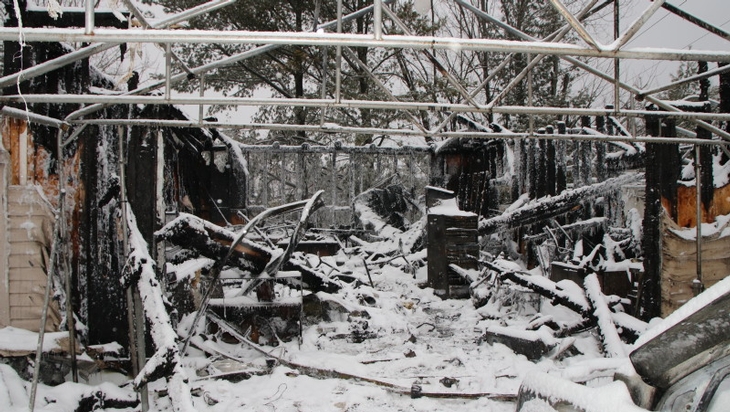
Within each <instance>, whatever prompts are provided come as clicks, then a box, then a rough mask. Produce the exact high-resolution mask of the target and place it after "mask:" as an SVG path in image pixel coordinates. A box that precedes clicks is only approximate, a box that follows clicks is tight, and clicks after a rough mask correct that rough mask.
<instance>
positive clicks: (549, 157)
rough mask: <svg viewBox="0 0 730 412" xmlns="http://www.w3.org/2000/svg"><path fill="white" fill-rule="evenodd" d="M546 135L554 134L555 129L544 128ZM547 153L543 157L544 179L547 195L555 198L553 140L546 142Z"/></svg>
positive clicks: (555, 170)
mask: <svg viewBox="0 0 730 412" xmlns="http://www.w3.org/2000/svg"><path fill="white" fill-rule="evenodd" d="M545 132H546V133H547V134H555V129H554V128H553V127H552V126H547V127H546V128H545ZM546 150H547V153H546V155H545V161H546V164H547V166H546V167H547V170H546V171H545V178H546V181H547V194H548V195H550V196H555V195H556V194H558V191H557V186H558V185H557V164H556V163H555V155H556V151H555V140H552V139H551V140H548V141H547V148H546Z"/></svg>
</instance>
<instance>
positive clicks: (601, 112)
mask: <svg viewBox="0 0 730 412" xmlns="http://www.w3.org/2000/svg"><path fill="white" fill-rule="evenodd" d="M622 84H623V83H622ZM649 99H650V97H647V100H649ZM23 101H26V102H28V103H52V104H59V103H83V104H93V103H97V104H100V105H110V104H179V105H193V106H197V105H200V104H204V105H213V106H291V107H296V106H300V107H328V108H332V107H337V108H366V109H376V110H383V109H394V110H425V111H431V112H432V111H455V112H460V113H495V114H523V113H524V114H534V115H577V116H614V115H615V116H625V117H640V116H645V115H647V114H651V113H653V114H656V111H650V110H626V109H623V110H615V109H605V108H603V109H601V108H586V109H583V108H576V107H537V106H534V107H529V106H495V107H492V108H490V109H488V110H487V109H483V110H480V109H476V108H474V107H472V106H471V105H465V104H456V103H435V102H403V101H397V102H392V101H375V100H342V101H341V102H340V103H337V102H335V101H334V100H332V99H326V100H322V99H278V98H249V97H203V98H201V97H196V96H177V97H171V98H170V99H166V98H165V97H164V96H137V95H70V94H67V95H57V94H24V95H6V96H0V103H2V102H4V103H9V102H12V103H19V102H23ZM650 101H651V102H652V103H655V104H657V106H659V107H661V108H662V109H664V110H667V111H666V112H662V113H661V115H662V116H666V117H671V118H675V119H684V120H690V119H694V120H698V119H701V120H721V121H730V114H729V113H699V112H698V113H694V112H684V111H681V110H679V109H676V108H674V107H673V106H671V104H669V103H667V102H663V101H662V100H659V99H653V98H651V100H650ZM68 122H69V123H77V121H76V120H68ZM715 129H716V128H715ZM713 133H716V132H715V131H714V130H713ZM721 133H722V134H721ZM716 134H718V135H720V136H722V135H723V134H726V133H724V132H722V131H720V133H716Z"/></svg>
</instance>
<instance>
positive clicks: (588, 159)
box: [579, 116, 593, 185]
mask: <svg viewBox="0 0 730 412" xmlns="http://www.w3.org/2000/svg"><path fill="white" fill-rule="evenodd" d="M580 123H581V126H582V127H591V118H590V117H588V116H583V117H581V118H580ZM592 150H593V149H592V144H591V142H589V141H585V142H580V152H579V158H580V172H579V173H580V181H581V183H582V184H583V185H590V184H592V183H593V182H592V181H591V180H592V179H591V166H592V155H593V152H592Z"/></svg>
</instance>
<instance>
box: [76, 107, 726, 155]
mask: <svg viewBox="0 0 730 412" xmlns="http://www.w3.org/2000/svg"><path fill="white" fill-rule="evenodd" d="M609 112H610V113H613V112H612V111H610V110H609ZM651 113H653V114H656V113H657V112H656V111H652V112H651ZM604 115H605V114H604ZM667 117H670V116H667ZM74 123H75V124H82V125H86V124H107V125H108V124H124V125H131V126H146V127H179V128H191V127H198V128H237V129H251V130H282V131H297V130H304V131H306V132H321V133H326V134H332V133H343V134H348V133H350V134H377V135H384V134H385V135H393V136H429V137H441V138H452V137H463V138H475V139H476V138H484V139H516V138H532V139H544V140H573V141H595V142H607V143H613V142H627V143H671V144H699V145H710V146H713V145H714V146H720V147H727V146H730V141H726V140H707V139H696V138H691V137H686V138H680V137H667V138H660V137H651V138H648V137H640V136H611V135H605V134H601V133H596V134H590V135H580V134H550V135H547V134H545V135H530V134H529V133H520V132H508V133H487V132H466V131H457V132H442V133H427V134H424V133H423V132H421V131H418V130H412V129H386V128H359V127H340V126H325V127H320V126H314V125H311V126H310V125H283V124H260V123H237V124H224V123H207V122H206V123H203V124H202V125H201V124H199V123H197V122H191V121H187V122H186V121H176V120H159V119H139V120H115V119H90V120H78V121H76V122H74ZM255 147H265V146H255ZM294 147H297V148H299V149H298V150H299V151H305V150H309V149H302V148H301V146H294ZM311 147H317V146H310V148H311ZM381 149H383V150H384V149H387V148H380V149H378V150H381ZM251 150H254V151H255V150H256V149H251ZM328 150H331V149H328ZM342 150H343V151H344V150H345V147H343V149H342ZM348 150H350V149H348ZM352 150H354V149H352ZM358 150H371V151H372V150H373V149H372V148H369V146H362V149H358ZM414 150H416V151H418V150H417V149H414Z"/></svg>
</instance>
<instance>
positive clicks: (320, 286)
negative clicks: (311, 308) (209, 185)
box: [155, 213, 340, 293]
mask: <svg viewBox="0 0 730 412" xmlns="http://www.w3.org/2000/svg"><path fill="white" fill-rule="evenodd" d="M235 237H236V235H235V233H233V232H231V231H230V230H227V229H225V228H222V227H220V226H217V225H215V224H213V223H210V222H208V221H205V220H203V219H201V218H199V217H197V216H193V215H188V214H184V213H182V214H181V215H180V217H178V218H177V219H175V220H173V221H172V222H170V223H168V224H167V225H166V226H165V227H163V228H162V229H160V230H159V231H157V233H156V234H155V238H156V239H157V240H158V241H159V240H163V239H164V240H167V241H169V242H171V243H173V244H175V245H178V246H181V247H184V248H186V249H190V250H194V251H196V252H198V253H200V254H202V255H203V256H205V257H208V258H210V259H214V260H216V261H218V260H220V259H222V258H223V257H224V256H225V254H226V253H228V249H229V248H230V245H231V244H232V243H233V241H234V240H235ZM270 259H271V252H270V251H269V250H267V249H265V248H264V247H263V246H260V245H259V244H257V243H254V242H251V241H248V240H246V239H243V240H241V242H240V244H239V245H237V246H236V247H235V248H234V250H233V252H232V253H231V256H230V257H229V258H228V260H227V264H228V265H231V266H235V267H237V268H239V269H241V270H243V271H248V272H251V273H253V274H255V275H258V274H260V273H261V272H263V271H264V269H265V268H266V265H267V264H268V263H269V260H270ZM284 269H285V270H298V271H300V272H301V273H302V281H303V282H304V283H305V284H307V285H308V286H309V287H310V288H311V289H312V290H323V291H326V292H329V293H334V292H336V291H337V290H339V289H340V285H339V284H338V283H336V282H333V281H332V280H330V279H328V278H327V277H326V276H324V275H323V274H321V273H320V272H319V271H317V270H314V269H312V268H310V267H308V266H307V265H306V262H305V261H304V260H302V259H298V258H291V259H289V261H288V262H284Z"/></svg>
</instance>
